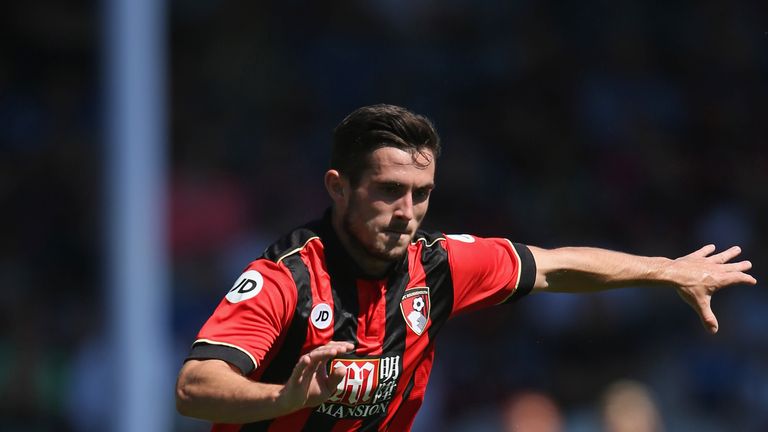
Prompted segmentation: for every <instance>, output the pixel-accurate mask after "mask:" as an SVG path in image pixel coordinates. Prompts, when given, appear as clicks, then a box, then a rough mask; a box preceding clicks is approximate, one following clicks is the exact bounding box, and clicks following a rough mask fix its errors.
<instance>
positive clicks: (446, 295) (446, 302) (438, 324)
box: [421, 241, 453, 343]
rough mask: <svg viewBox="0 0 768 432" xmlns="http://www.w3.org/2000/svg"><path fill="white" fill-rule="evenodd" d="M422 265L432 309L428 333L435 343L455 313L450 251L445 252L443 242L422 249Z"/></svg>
mask: <svg viewBox="0 0 768 432" xmlns="http://www.w3.org/2000/svg"><path fill="white" fill-rule="evenodd" d="M421 265H422V266H423V267H424V273H425V274H426V282H427V286H428V287H429V298H430V305H431V307H432V309H431V310H430V311H429V319H430V320H431V321H432V324H431V325H430V326H429V330H428V331H427V333H428V335H429V340H430V342H431V343H434V340H435V337H436V336H437V333H438V332H439V331H440V329H441V328H442V327H443V324H445V322H446V321H448V317H449V316H450V315H451V312H452V311H453V278H452V277H451V268H450V264H449V263H448V251H446V250H445V248H444V247H443V243H442V242H440V241H435V242H434V243H433V244H432V246H431V247H426V245H425V246H424V247H423V248H422V252H421Z"/></svg>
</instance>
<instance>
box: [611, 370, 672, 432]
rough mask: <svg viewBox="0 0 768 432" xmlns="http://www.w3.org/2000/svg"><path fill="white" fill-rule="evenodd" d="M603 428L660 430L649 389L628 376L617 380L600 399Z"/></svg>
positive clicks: (628, 431)
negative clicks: (601, 399)
mask: <svg viewBox="0 0 768 432" xmlns="http://www.w3.org/2000/svg"><path fill="white" fill-rule="evenodd" d="M601 408H602V414H603V416H602V417H603V430H604V431H605V432H663V431H664V426H663V422H662V419H661V415H660V413H659V409H658V408H657V406H656V401H655V400H654V397H653V395H652V394H651V392H650V390H649V389H648V388H647V387H646V386H645V385H644V384H642V383H639V382H637V381H631V380H621V381H617V382H615V383H613V384H611V385H610V387H608V389H606V391H605V394H604V395H603V401H602V407H601Z"/></svg>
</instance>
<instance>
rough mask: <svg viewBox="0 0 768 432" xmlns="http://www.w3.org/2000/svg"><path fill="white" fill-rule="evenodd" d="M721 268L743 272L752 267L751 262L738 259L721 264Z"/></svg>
mask: <svg viewBox="0 0 768 432" xmlns="http://www.w3.org/2000/svg"><path fill="white" fill-rule="evenodd" d="M723 268H725V270H726V271H729V272H744V271H747V270H749V269H751V268H752V262H750V261H739V262H735V263H728V264H723Z"/></svg>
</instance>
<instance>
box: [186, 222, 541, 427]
mask: <svg viewBox="0 0 768 432" xmlns="http://www.w3.org/2000/svg"><path fill="white" fill-rule="evenodd" d="M535 275H536V266H535V263H534V260H533V255H532V254H531V252H530V250H529V249H528V248H527V247H526V246H524V245H522V244H517V243H511V242H510V241H508V240H506V239H501V238H480V237H475V236H472V235H467V234H461V235H443V234H441V233H428V232H425V231H419V232H418V233H417V235H416V236H415V237H414V241H413V242H412V243H411V244H410V246H409V248H408V252H407V254H405V255H404V256H403V258H402V259H401V260H399V261H398V262H396V263H394V264H393V266H392V268H391V270H390V271H389V272H388V273H387V275H386V277H383V278H371V277H367V276H366V275H365V274H364V273H363V272H362V271H361V270H360V269H359V267H358V266H357V265H356V264H355V262H354V261H353V260H352V258H351V257H350V256H349V255H348V254H347V252H346V250H345V249H344V247H343V246H342V245H341V243H340V241H339V239H338V237H337V236H336V234H335V231H334V229H333V228H332V226H331V223H330V211H329V212H326V215H325V216H324V218H323V219H321V220H319V221H316V222H312V223H309V224H307V225H305V226H303V227H300V228H298V229H295V230H293V231H292V232H290V233H289V234H287V235H286V236H284V237H283V238H281V239H280V240H278V241H277V242H276V243H274V244H273V245H271V246H270V247H268V248H267V250H266V251H265V252H264V254H263V255H262V257H260V258H259V259H257V260H255V261H253V262H252V263H251V264H250V265H248V267H247V268H246V269H245V271H244V273H243V274H242V275H241V276H240V277H239V278H238V279H237V280H236V281H235V284H234V285H233V286H232V288H231V289H230V291H229V292H228V293H227V294H226V296H225V297H224V299H223V300H222V301H221V303H220V304H219V305H218V307H217V308H216V310H215V311H214V312H213V315H212V316H211V317H210V318H209V319H208V321H207V322H206V323H205V324H204V325H203V327H202V329H201V330H200V332H199V334H198V338H197V340H196V341H195V342H194V344H193V346H192V350H191V353H190V355H189V357H188V358H189V359H212V358H215V359H221V360H225V361H227V362H229V363H230V364H232V365H234V366H236V367H237V368H239V369H240V371H241V372H242V373H243V374H244V375H245V376H247V377H249V378H250V379H252V380H254V381H260V382H268V383H280V384H282V383H285V382H286V381H287V380H288V378H289V377H290V375H291V372H292V370H293V368H294V366H295V365H296V363H297V362H298V359H299V358H300V356H301V355H303V354H305V353H307V352H309V351H311V350H313V349H314V348H317V347H319V346H322V345H324V344H326V343H328V342H330V341H350V342H352V343H354V344H355V350H354V352H353V353H350V354H344V355H342V356H340V357H339V358H336V359H334V360H332V361H331V362H329V370H330V369H333V368H336V367H339V366H341V365H343V366H345V367H346V370H347V374H346V377H345V378H344V379H343V380H342V382H341V383H340V384H339V386H338V387H337V389H336V391H335V392H334V393H333V394H332V395H331V397H330V398H329V399H328V400H327V401H326V402H325V403H323V404H321V405H320V406H317V407H311V408H305V409H302V410H299V411H296V412H294V413H291V414H289V415H286V416H283V417H278V418H275V419H270V420H265V421H260V422H255V423H249V424H244V425H229V424H215V425H214V426H213V430H214V431H299V430H306V431H358V430H360V431H377V430H378V431H382V430H392V431H401V430H409V429H410V427H411V424H412V423H413V420H414V418H415V416H416V412H417V410H418V409H419V407H420V406H421V403H422V400H423V398H424V392H425V390H426V385H427V380H428V379H429V373H430V370H431V368H432V362H433V359H434V349H435V338H436V336H437V335H438V333H439V332H440V329H441V328H442V327H443V324H445V322H446V321H447V320H448V319H449V318H451V317H453V316H456V315H457V314H460V313H463V312H467V311H471V310H476V309H481V308H484V307H488V306H493V305H498V304H503V303H508V302H512V301H514V300H517V299H519V298H520V297H522V296H523V295H525V294H527V293H528V292H529V291H530V290H531V288H532V287H533V283H534V281H535Z"/></svg>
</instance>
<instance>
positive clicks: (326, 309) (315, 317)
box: [310, 303, 333, 330]
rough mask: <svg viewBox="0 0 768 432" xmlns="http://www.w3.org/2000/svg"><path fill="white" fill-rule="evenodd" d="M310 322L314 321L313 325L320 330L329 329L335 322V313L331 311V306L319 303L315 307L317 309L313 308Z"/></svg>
mask: <svg viewBox="0 0 768 432" xmlns="http://www.w3.org/2000/svg"><path fill="white" fill-rule="evenodd" d="M310 320H311V321H312V325H313V326H315V327H316V328H318V329H320V330H323V329H326V328H328V326H330V325H331V322H333V311H332V310H331V306H329V305H328V303H319V304H317V305H315V307H313V308H312V313H311V314H310Z"/></svg>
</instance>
